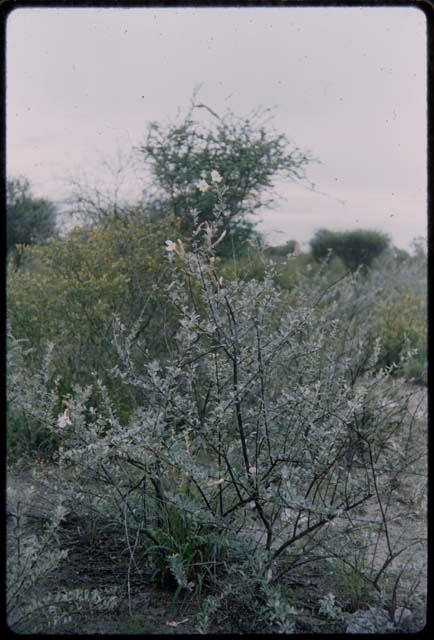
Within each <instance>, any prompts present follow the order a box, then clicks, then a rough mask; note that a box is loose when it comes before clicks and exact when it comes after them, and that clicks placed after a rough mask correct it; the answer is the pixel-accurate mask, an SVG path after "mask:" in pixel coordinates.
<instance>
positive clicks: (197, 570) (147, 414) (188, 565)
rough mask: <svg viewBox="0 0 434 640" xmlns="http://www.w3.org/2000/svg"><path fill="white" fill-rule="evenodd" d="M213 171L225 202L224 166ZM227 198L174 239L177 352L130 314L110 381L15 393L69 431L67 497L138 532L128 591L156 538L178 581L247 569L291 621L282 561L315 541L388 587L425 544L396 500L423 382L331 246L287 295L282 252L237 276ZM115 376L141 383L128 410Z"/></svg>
mask: <svg viewBox="0 0 434 640" xmlns="http://www.w3.org/2000/svg"><path fill="white" fill-rule="evenodd" d="M209 188H210V189H215V190H216V191H217V199H218V201H219V198H218V196H219V193H218V192H219V189H221V188H222V187H221V186H220V183H219V180H217V179H215V180H214V181H211V183H210V184H209ZM224 215H225V211H224V207H223V206H222V207H220V208H217V209H216V211H215V222H214V223H213V224H210V223H209V222H202V223H198V221H197V220H196V226H195V227H194V228H193V233H192V238H191V242H190V244H189V245H187V244H186V243H185V242H183V240H182V239H180V238H176V236H175V235H173V236H172V238H169V239H166V241H165V242H164V250H165V253H166V256H167V267H168V269H170V272H171V278H170V284H169V285H168V301H169V302H168V304H169V305H170V317H171V318H172V319H174V322H175V323H176V325H175V331H174V332H173V334H172V335H170V336H169V337H168V339H167V345H166V346H167V348H166V351H165V352H164V355H163V356H161V357H156V354H155V348H154V345H153V344H152V340H151V339H150V335H147V334H145V333H143V332H142V333H140V332H138V330H137V325H135V324H133V326H131V324H130V326H129V327H128V326H126V324H125V322H124V321H123V319H122V318H121V317H120V316H119V315H118V316H117V317H115V319H114V321H113V328H114V337H113V346H114V349H115V350H116V354H117V362H116V364H114V366H112V368H111V370H110V372H109V375H108V376H107V378H108V379H109V381H110V384H106V382H105V381H103V380H101V379H100V378H99V377H98V376H95V378H94V379H93V380H91V382H90V383H89V384H88V385H81V386H80V385H75V386H74V387H72V388H70V389H69V390H68V393H67V394H63V395H62V394H61V393H60V394H59V392H58V390H59V389H60V390H61V386H60V385H61V381H60V379H59V380H58V381H56V382H53V384H55V385H57V386H55V389H56V390H57V391H53V390H51V391H50V390H47V380H46V379H45V378H43V377H39V378H35V379H33V383H34V384H33V386H31V385H30V386H29V391H28V393H27V395H25V394H24V395H21V394H19V393H15V395H14V397H13V402H14V405H15V407H16V410H17V411H23V412H27V413H29V412H30V411H31V408H32V406H35V405H37V406H38V411H39V414H38V415H41V416H42V415H43V420H44V423H45V426H46V428H48V429H49V430H50V432H51V433H52V434H54V435H55V437H56V438H57V439H58V441H59V443H60V446H59V449H58V455H57V459H56V460H57V464H58V467H59V472H60V473H61V474H62V475H63V477H64V478H65V479H68V478H69V479H70V481H71V483H72V486H73V487H74V491H71V492H70V494H71V495H73V499H72V500H71V504H69V507H70V508H71V509H72V508H73V509H74V512H75V513H77V514H78V515H79V516H80V517H81V518H83V519H85V520H86V521H89V519H90V518H93V521H94V522H95V523H99V524H98V526H103V523H104V522H105V523H106V524H107V523H108V522H110V525H111V526H112V527H113V526H115V527H117V529H118V530H119V531H123V532H124V536H125V545H126V549H127V553H128V558H129V563H128V575H127V594H128V597H129V598H131V589H132V586H131V581H130V576H131V574H132V572H134V571H138V572H140V571H141V564H142V563H143V562H144V560H143V557H144V555H145V557H146V558H147V561H148V562H151V563H152V564H153V566H154V575H155V576H156V577H158V578H159V579H160V580H161V581H163V582H164V581H166V582H167V581H168V580H169V577H170V576H171V577H172V582H174V583H175V585H176V589H177V592H180V591H182V590H184V591H187V592H188V591H193V590H194V591H196V592H197V593H199V592H200V591H201V590H202V587H203V584H204V583H207V584H208V586H210V585H212V586H213V588H214V589H215V590H218V589H220V596H218V597H221V599H222V601H223V600H224V599H225V598H226V597H228V594H229V591H225V590H224V588H223V586H222V582H221V578H222V576H223V577H226V576H232V578H231V580H232V579H233V580H237V579H238V580H239V579H240V577H242V579H243V580H244V582H245V585H244V590H246V588H247V591H248V593H247V594H246V593H244V594H243V595H242V596H240V597H242V598H243V602H244V604H243V606H244V607H245V608H249V607H250V611H252V610H253V609H255V610H256V609H257V608H258V604H260V605H261V607H265V609H266V613H263V616H264V618H263V619H264V620H267V624H269V625H271V627H272V628H277V629H278V630H280V631H283V632H287V631H292V630H293V629H294V628H295V627H296V624H297V623H296V620H297V615H298V610H297V608H294V607H293V606H292V605H291V604H289V603H288V602H286V601H284V600H282V595H281V592H280V586H279V580H280V579H281V578H282V576H284V575H286V574H288V573H289V572H292V571H294V570H296V569H297V568H298V567H300V566H302V565H306V564H308V563H313V562H317V561H318V558H321V559H323V560H324V559H331V560H332V561H333V562H340V561H343V562H345V563H346V564H345V566H346V567H347V566H349V569H350V570H351V574H352V575H353V574H354V575H355V576H356V577H357V580H358V581H363V582H364V583H366V584H369V587H370V590H371V591H374V592H377V593H379V594H380V593H381V592H382V587H383V582H384V578H385V576H386V575H387V573H388V572H389V570H390V569H391V567H393V565H394V563H395V560H396V558H398V557H400V556H403V555H405V553H407V554H408V553H411V549H412V545H414V544H415V542H416V543H420V540H417V541H415V540H410V541H406V540H403V539H396V538H394V537H393V535H392V534H391V531H390V523H389V513H390V510H391V505H393V504H395V503H396V498H397V495H398V491H399V487H400V478H401V475H402V474H403V473H405V472H406V470H407V469H408V467H409V465H414V464H415V463H416V461H417V460H418V458H419V457H420V456H421V455H423V454H424V452H422V453H421V451H420V448H419V449H418V446H417V443H416V441H415V438H414V429H413V424H414V420H415V416H414V411H413V410H411V405H410V396H411V393H410V391H408V390H406V389H405V388H404V387H403V386H402V385H401V384H399V383H396V384H393V385H392V384H391V381H390V377H391V374H392V373H393V370H394V365H391V366H390V367H384V368H381V366H380V364H379V358H380V354H381V351H382V344H381V341H380V340H379V339H374V338H373V336H372V327H371V326H370V325H369V323H368V322H365V320H367V319H369V318H370V317H371V316H370V313H371V311H370V308H371V307H370V305H369V304H368V303H369V300H372V299H375V296H376V295H378V291H377V289H376V288H375V286H374V287H372V282H371V283H369V282H368V281H367V279H366V278H362V277H361V276H360V274H358V273H351V274H349V275H348V276H345V277H341V278H340V280H339V282H338V286H332V285H331V284H330V281H329V276H328V275H327V264H326V263H324V264H323V265H322V266H321V268H320V269H318V270H317V271H315V273H313V274H312V273H310V272H309V271H307V270H304V272H302V273H300V277H299V280H298V283H297V286H295V287H294V288H293V289H292V291H291V296H290V298H288V295H287V294H286V293H285V292H284V291H283V290H282V289H281V288H279V287H278V286H276V285H275V284H274V282H273V270H272V268H271V270H270V269H267V270H266V271H265V275H264V278H263V280H262V281H261V282H258V281H256V280H248V281H243V280H240V279H238V278H233V279H232V280H229V281H227V280H225V277H224V275H222V274H221V272H220V271H219V270H218V265H217V261H216V256H215V252H216V250H217V248H218V246H219V245H220V243H221V242H222V241H223V240H224V238H225V231H223V232H222V224H221V216H224ZM162 246H163V242H162ZM325 283H327V284H326V285H325ZM374 284H375V282H374ZM377 287H378V290H379V288H380V284H379V283H377ZM144 313H145V314H146V308H145V310H144ZM161 329H162V331H163V332H164V329H165V327H164V322H163V321H161ZM405 357H406V356H405V354H401V358H402V359H404V358H405ZM17 366H18V368H19V365H17ZM16 375H18V373H17V374H16ZM21 375H23V374H22V373H21ZM26 384H27V383H26ZM17 386H18V385H16V388H17ZM118 388H121V389H125V390H126V392H125V393H126V397H134V398H135V399H136V404H135V405H134V409H133V410H132V411H130V413H129V415H126V413H122V412H121V411H120V408H119V403H118V396H117V393H118V391H116V393H115V389H116V390H117V389H118ZM41 389H42V391H41ZM32 394H33V395H32ZM368 508H369V510H370V511H369V518H366V517H364V509H368ZM379 548H382V549H383V552H382V553H378V549H379ZM361 549H362V550H363V554H364V555H363V558H364V562H363V563H360V562H359V560H358V558H359V557H360V551H361ZM143 554H144V555H143ZM223 584H224V580H223ZM230 584H232V587H233V583H231V582H230ZM219 585H220V586H219ZM232 587H231V589H232ZM233 592H234V591H231V593H233ZM225 593H226V595H224V594H225ZM216 597H217V596H216ZM216 602H217V601H214V600H211V601H209V607H205V609H204V612H203V616H202V618H201V619H200V621H199V627H200V629H201V630H203V629H205V628H206V626H207V625H208V624H209V619H210V616H211V612H212V611H214V610H215V609H216V606H214V605H216ZM267 603H268V604H267ZM325 606H326V605H324V607H325ZM208 609H209V610H208ZM329 609H330V607H329ZM258 610H260V611H264V610H263V609H260V608H259V609H258ZM324 611H325V610H324ZM261 615H262V614H261Z"/></svg>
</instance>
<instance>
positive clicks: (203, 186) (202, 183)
mask: <svg viewBox="0 0 434 640" xmlns="http://www.w3.org/2000/svg"><path fill="white" fill-rule="evenodd" d="M197 188H198V189H199V191H202V193H205V191H208V189H209V184H208V182H207V181H206V180H199V182H198V183H197Z"/></svg>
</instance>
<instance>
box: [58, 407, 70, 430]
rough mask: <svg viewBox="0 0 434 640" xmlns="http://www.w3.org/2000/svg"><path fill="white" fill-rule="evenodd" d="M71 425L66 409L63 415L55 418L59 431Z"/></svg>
mask: <svg viewBox="0 0 434 640" xmlns="http://www.w3.org/2000/svg"><path fill="white" fill-rule="evenodd" d="M69 424H72V421H71V418H70V417H69V413H68V409H65V411H64V412H63V414H61V415H60V416H59V417H58V418H57V426H58V427H59V429H64V428H65V427H66V426H67V425H69Z"/></svg>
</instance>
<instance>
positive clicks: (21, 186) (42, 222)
mask: <svg viewBox="0 0 434 640" xmlns="http://www.w3.org/2000/svg"><path fill="white" fill-rule="evenodd" d="M6 195H7V207H6V212H7V218H6V220H7V240H6V247H7V252H8V253H9V252H10V251H11V250H14V249H15V247H16V245H19V244H24V245H29V244H34V243H41V242H45V241H46V240H48V238H50V237H51V236H52V235H53V234H54V233H55V231H56V217H57V211H56V207H55V205H54V203H53V202H51V201H49V200H46V199H44V198H35V197H34V196H33V195H32V190H31V186H30V182H29V181H28V180H27V179H26V178H10V179H8V180H7V186H6Z"/></svg>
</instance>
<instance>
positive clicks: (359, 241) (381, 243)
mask: <svg viewBox="0 0 434 640" xmlns="http://www.w3.org/2000/svg"><path fill="white" fill-rule="evenodd" d="M389 246H390V239H389V237H388V236H387V235H386V234H384V233H380V232H379V231H371V230H365V229H356V230H355V231H329V230H328V229H319V230H318V231H317V232H316V234H315V235H314V237H313V238H312V240H311V241H310V248H311V251H312V255H313V257H314V258H317V259H319V260H320V259H322V258H325V257H326V255H327V254H328V252H329V251H332V252H333V253H334V254H335V255H337V256H338V257H339V258H341V260H343V262H344V263H345V265H346V266H347V267H348V269H351V271H354V270H355V269H357V268H358V267H359V266H360V265H364V266H365V267H369V266H370V265H371V264H372V262H373V261H374V260H375V258H377V257H378V256H380V255H381V254H382V253H383V252H384V251H385V250H386V249H388V248H389Z"/></svg>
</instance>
